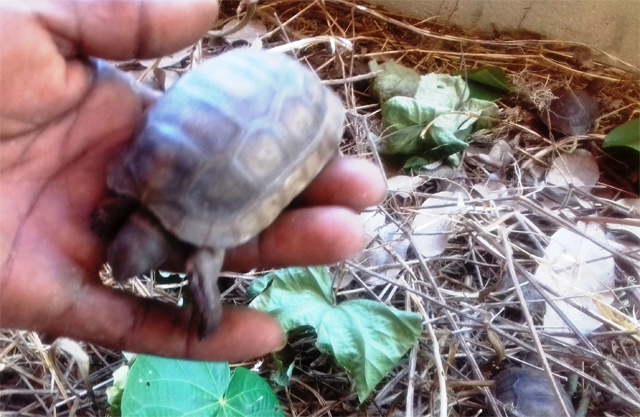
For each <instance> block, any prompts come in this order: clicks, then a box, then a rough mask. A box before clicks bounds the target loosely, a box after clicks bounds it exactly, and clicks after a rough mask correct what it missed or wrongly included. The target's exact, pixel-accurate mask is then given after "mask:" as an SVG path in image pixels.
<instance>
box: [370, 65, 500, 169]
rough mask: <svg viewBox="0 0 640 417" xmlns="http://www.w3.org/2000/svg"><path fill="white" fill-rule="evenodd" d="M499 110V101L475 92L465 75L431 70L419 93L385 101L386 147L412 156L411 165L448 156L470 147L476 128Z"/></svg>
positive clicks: (390, 152) (383, 146) (393, 152)
mask: <svg viewBox="0 0 640 417" xmlns="http://www.w3.org/2000/svg"><path fill="white" fill-rule="evenodd" d="M497 113H498V106H497V105H496V104H495V103H492V102H490V101H485V100H478V99H475V98H469V91H468V88H467V86H466V83H465V82H464V80H462V78H461V77H460V76H450V75H442V74H429V75H426V76H423V77H421V79H420V84H419V86H418V90H417V92H416V98H415V99H413V98H409V97H394V98H392V99H390V100H388V101H387V102H386V103H384V104H383V105H382V120H383V125H384V128H385V132H386V135H385V136H384V137H383V138H382V141H381V145H380V152H381V153H383V154H386V155H402V156H404V157H406V158H407V159H408V160H409V161H407V164H405V169H413V168H415V167H416V163H422V162H423V161H427V163H431V162H435V161H438V160H442V159H446V158H448V157H449V156H451V155H454V154H456V153H458V152H460V151H462V150H464V149H465V148H466V147H467V144H466V141H467V139H468V137H469V136H470V135H471V133H472V132H473V131H474V130H476V129H478V128H480V127H482V128H484V127H486V126H488V125H490V123H491V117H494V116H496V115H497Z"/></svg>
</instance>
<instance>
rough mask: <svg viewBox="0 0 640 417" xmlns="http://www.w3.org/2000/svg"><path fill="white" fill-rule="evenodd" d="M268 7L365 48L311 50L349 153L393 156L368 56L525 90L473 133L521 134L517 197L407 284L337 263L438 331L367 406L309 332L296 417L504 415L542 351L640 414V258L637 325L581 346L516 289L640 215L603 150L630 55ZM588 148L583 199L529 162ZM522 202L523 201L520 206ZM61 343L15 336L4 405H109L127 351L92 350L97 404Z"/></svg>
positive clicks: (376, 15)
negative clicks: (546, 260) (384, 140)
mask: <svg viewBox="0 0 640 417" xmlns="http://www.w3.org/2000/svg"><path fill="white" fill-rule="evenodd" d="M225 3H226V4H225V9H224V10H223V12H224V13H226V15H227V16H232V15H233V10H234V8H235V5H234V4H233V3H231V2H225ZM229 3H231V4H229ZM258 16H260V18H262V19H263V21H264V22H265V23H266V24H267V27H268V28H269V30H271V32H270V36H268V38H267V39H266V40H265V42H266V44H267V46H268V47H273V46H277V45H283V44H288V43H291V42H294V41H297V40H301V39H308V38H312V37H316V36H320V35H328V36H332V37H340V38H345V39H348V40H349V41H350V42H351V43H352V44H353V49H352V50H348V49H345V48H342V47H338V48H337V50H336V51H335V52H334V51H331V50H330V49H328V48H327V44H326V43H324V44H318V45H315V46H312V47H309V48H307V49H304V50H298V51H296V55H297V56H298V58H299V59H300V60H301V61H303V62H307V63H308V64H309V65H310V66H311V67H313V68H314V69H315V70H316V72H317V73H318V75H319V77H320V78H322V79H323V80H326V81H327V83H328V84H330V85H332V88H335V90H336V91H338V92H339V93H340V94H341V96H342V97H343V99H344V102H345V105H346V106H347V108H348V110H349V115H350V117H349V126H348V135H347V140H346V141H345V142H344V146H343V153H344V154H350V155H360V156H361V157H363V158H370V159H372V160H374V161H377V162H379V161H380V158H379V156H378V155H377V153H376V151H375V147H374V146H373V145H372V140H373V139H372V138H374V137H375V135H379V134H380V133H381V132H380V116H379V111H378V109H379V107H378V105H377V103H376V102H375V101H374V100H373V99H372V98H371V97H370V96H369V94H368V87H369V81H368V80H367V76H366V74H367V72H368V70H367V62H368V61H369V60H371V59H377V60H379V61H382V60H387V59H393V60H397V61H399V62H401V63H403V64H404V65H406V66H411V67H414V68H415V69H417V70H419V71H420V72H421V73H427V72H438V73H454V72H459V71H463V70H464V69H472V68H478V67H484V66H497V67H501V68H503V69H504V70H505V71H506V72H507V74H508V75H509V77H510V78H511V80H512V81H513V82H514V84H515V85H516V86H517V94H514V95H512V97H510V98H508V99H504V100H503V101H501V102H500V103H499V105H500V107H501V110H502V112H501V120H500V121H499V123H498V124H497V126H496V127H495V128H494V129H493V130H492V131H491V132H486V133H485V134H484V136H481V135H478V136H476V137H474V139H473V145H474V146H475V147H477V148H478V149H485V150H487V151H488V149H490V148H491V146H492V144H493V143H495V142H496V141H497V140H504V141H506V142H507V143H509V144H510V145H511V148H512V150H513V156H514V160H513V161H512V162H511V163H510V165H509V167H508V168H507V171H508V172H507V181H506V182H507V184H506V185H507V187H508V188H509V189H511V190H512V191H513V193H512V194H510V195H511V196H510V197H508V198H504V199H501V200H495V201H489V200H485V199H481V198H475V199H471V200H470V201H469V202H468V207H467V210H466V212H465V215H464V216H463V217H462V218H461V220H460V221H459V222H458V223H457V224H456V226H455V231H454V238H453V239H451V240H450V241H449V243H448V245H447V248H446V251H445V252H444V253H443V254H442V255H441V256H438V257H435V258H430V259H424V258H422V257H421V256H418V255H416V254H415V251H413V255H411V256H409V257H408V258H407V259H403V258H402V257H398V258H397V262H398V265H399V266H400V267H401V272H400V273H399V274H398V276H397V277H395V278H393V279H389V278H384V279H385V280H386V283H385V284H384V285H372V284H370V280H368V278H369V277H372V276H373V277H380V275H379V274H378V273H377V272H376V271H374V270H362V268H361V267H360V266H358V265H357V264H355V263H350V262H346V263H344V264H341V265H337V266H335V267H334V271H335V272H336V276H343V275H345V274H347V273H349V272H353V271H359V277H361V278H360V279H356V280H354V281H353V282H352V283H351V284H350V285H349V286H347V287H345V288H343V289H341V290H340V293H339V296H340V297H343V298H353V297H368V298H375V299H378V300H381V301H384V302H385V303H388V304H390V305H393V306H395V307H397V308H401V309H410V310H413V311H416V312H419V313H421V314H423V316H424V321H425V331H424V333H423V335H422V338H421V340H420V343H419V345H418V346H416V347H415V348H414V349H412V350H411V352H410V354H409V356H408V358H407V360H406V361H404V362H403V363H402V364H401V365H400V366H399V367H398V368H397V369H396V370H395V371H394V372H393V373H392V374H391V375H389V376H388V377H387V378H386V379H385V380H384V381H383V383H382V384H381V385H380V386H379V387H378V389H377V391H376V392H375V394H374V396H373V397H372V398H371V399H370V400H369V401H368V402H367V403H366V404H364V405H362V406H360V407H359V406H358V404H357V400H356V398H355V395H354V394H352V393H351V391H350V388H351V387H350V382H349V379H348V378H347V376H346V374H345V373H344V372H343V371H341V370H339V369H336V368H335V367H334V366H333V365H332V363H331V361H330V360H329V359H327V358H322V357H320V355H319V353H318V352H317V351H316V350H315V349H314V348H313V343H312V339H311V338H310V337H309V336H308V335H299V336H298V337H296V338H294V340H295V342H294V343H292V347H293V352H294V354H295V355H297V360H296V363H297V367H296V370H295V372H294V377H293V380H292V384H291V386H290V387H288V388H287V389H286V390H284V391H281V392H280V393H279V397H280V400H281V403H282V405H283V407H284V408H285V410H286V411H287V413H288V414H289V415H292V416H360V415H362V416H364V415H370V416H423V415H450V416H477V415H498V414H501V411H500V410H501V405H500V404H498V403H497V402H496V400H495V397H494V395H493V394H492V392H491V390H490V386H491V381H490V380H491V378H492V376H493V375H494V374H495V371H496V369H499V368H502V367H505V366H507V365H509V364H520V363H524V362H528V363H534V364H536V365H538V366H540V367H541V368H542V369H545V370H546V371H547V372H553V373H555V374H556V375H558V376H559V377H560V378H561V380H562V381H565V380H567V379H574V380H577V384H578V391H577V393H576V396H575V399H576V402H578V401H579V399H580V398H581V397H582V398H586V399H588V400H589V412H588V415H592V416H601V415H610V416H633V415H638V414H639V413H640V354H639V353H640V352H639V350H640V343H639V341H640V338H639V331H640V328H639V327H638V321H637V319H638V316H637V309H638V307H639V306H638V299H639V298H640V297H639V296H638V292H639V288H638V285H637V279H638V276H637V271H638V270H640V268H639V267H638V265H639V262H640V258H639V255H638V253H633V252H629V253H620V252H617V251H615V250H612V253H613V255H614V257H615V259H616V262H617V271H616V273H617V286H616V288H615V294H616V297H617V298H616V300H615V302H614V304H613V307H614V308H615V309H616V310H617V311H619V312H620V314H621V315H623V316H626V317H627V318H628V320H629V326H627V327H620V326H618V327H616V325H615V324H616V322H615V321H609V322H608V323H606V322H605V325H604V326H603V327H602V328H601V329H600V330H598V331H596V332H595V333H592V334H590V335H588V336H583V335H582V336H581V337H580V340H581V343H580V344H579V345H577V346H571V345H567V344H566V343H565V342H563V340H562V339H561V338H559V336H562V334H557V333H550V332H544V331H542V330H541V329H540V324H541V317H542V312H541V311H540V308H539V307H536V306H535V305H533V304H531V303H527V300H526V299H525V298H524V295H523V293H522V288H527V286H525V287H521V286H519V285H514V283H518V282H530V281H529V280H528V278H529V277H530V276H531V274H532V273H533V271H534V270H535V267H536V263H535V261H534V257H535V256H539V255H540V254H541V250H542V248H544V247H545V246H546V244H547V242H548V238H549V236H550V235H551V234H552V233H553V232H554V231H556V230H557V229H558V228H559V227H566V228H569V229H574V228H575V222H576V220H577V219H580V218H583V217H585V216H588V215H596V216H597V217H598V218H600V219H601V221H602V222H604V223H606V222H610V221H622V222H624V221H631V222H632V223H633V221H634V220H633V219H627V218H626V214H625V213H623V212H622V211H621V210H620V208H619V206H617V205H616V204H614V203H613V202H612V200H614V199H617V198H620V197H633V196H634V195H635V196H637V192H638V172H637V170H636V171H633V170H628V168H625V165H624V163H623V162H622V161H617V160H615V159H613V158H612V157H611V156H609V155H607V154H606V153H604V152H603V151H602V149H601V145H602V141H603V139H604V135H605V134H606V133H607V132H608V131H610V130H611V129H612V128H614V127H616V126H618V125H620V124H622V123H624V122H626V121H627V120H630V119H632V118H634V117H639V116H640V89H639V85H638V76H639V71H638V69H637V68H633V67H631V66H630V65H628V64H625V63H622V62H619V61H617V62H616V65H617V66H616V67H614V66H611V65H604V64H600V63H598V61H599V60H600V59H607V60H609V61H610V62H611V57H606V56H603V55H602V53H601V52H600V51H593V50H591V49H589V48H588V47H586V46H584V45H579V44H576V43H568V42H558V41H547V40H542V39H538V38H536V37H535V36H534V35H531V34H526V33H491V34H465V33H464V32H463V31H462V30H459V29H457V28H447V27H441V26H438V25H437V24H434V23H430V22H427V21H422V22H420V21H413V20H410V19H407V18H404V17H399V16H394V15H392V14H389V13H386V12H384V11H381V10H375V9H370V8H363V7H360V6H356V5H355V4H354V3H353V2H351V1H343V0H332V1H330V0H326V1H320V0H315V1H284V0H283V1H264V2H261V5H260V7H259V9H258ZM221 48H222V47H221V46H220V45H219V44H218V43H214V42H204V44H203V51H204V55H205V56H208V55H213V54H215V53H218V52H219V51H220V50H221ZM585 53H586V58H585ZM591 55H593V57H594V62H592V61H591V60H590V56H591ZM614 61H615V60H614ZM595 78H600V79H604V80H607V81H608V84H607V85H606V86H605V88H604V90H603V91H602V93H601V94H600V95H599V101H600V106H601V114H602V116H601V117H600V118H599V119H598V121H597V122H598V123H597V126H596V127H595V128H594V129H593V130H592V132H591V133H590V134H588V135H583V136H579V137H574V138H559V139H558V140H554V139H553V138H551V137H549V134H548V132H546V131H545V129H544V128H543V126H542V125H541V123H540V122H539V118H538V117H537V115H536V112H535V107H536V106H538V105H542V104H543V103H544V102H545V100H548V96H549V93H550V92H551V91H552V90H554V89H555V88H557V87H559V86H563V85H570V86H572V87H576V86H577V87H582V86H584V85H586V84H587V83H588V82H589V81H590V80H593V79H595ZM541 103H542V104H541ZM574 147H580V148H584V149H587V150H589V151H590V152H592V153H593V154H594V155H595V156H596V158H597V160H598V162H599V165H600V169H601V172H602V177H601V180H600V182H599V184H598V186H597V187H596V188H595V189H594V190H593V192H591V193H585V192H581V191H580V190H578V189H574V190H570V191H571V193H570V194H569V196H564V197H561V198H560V199H559V200H557V201H553V198H554V197H553V194H550V193H545V192H544V190H543V191H542V192H538V191H541V190H539V189H538V188H536V187H537V184H534V183H533V182H531V181H530V180H529V179H528V178H529V177H527V176H526V175H525V174H524V173H526V172H533V171H535V170H536V169H538V170H545V169H547V168H548V167H549V166H550V162H551V160H552V158H553V157H555V156H557V155H559V154H562V153H564V152H567V151H568V150H570V149H573V148H574ZM625 169H626V170H625ZM384 170H385V172H386V173H387V175H388V176H393V175H396V174H397V173H398V172H397V170H395V168H393V167H391V166H389V165H385V167H384ZM490 174H491V170H490V169H488V168H487V166H486V165H483V164H481V163H478V162H477V161H474V159H473V158H465V160H464V161H463V164H462V166H461V168H460V169H459V170H457V171H453V173H452V174H450V175H448V176H446V177H443V178H440V179H434V178H433V177H431V176H430V175H426V174H425V175H422V177H423V183H422V185H421V186H420V187H419V188H418V189H417V190H416V191H415V192H413V193H411V194H410V195H409V196H404V197H403V198H399V197H400V196H397V195H391V196H390V198H389V199H388V201H386V202H385V204H384V205H383V206H382V209H383V210H384V212H385V213H386V215H387V216H388V217H389V218H390V219H393V221H395V222H397V223H398V224H401V225H407V224H409V223H410V221H411V219H412V217H413V216H414V215H415V213H416V210H417V209H418V208H419V207H420V204H421V203H422V202H423V201H424V200H425V199H426V198H427V197H429V196H430V195H432V194H433V193H435V192H437V191H440V190H442V189H444V188H446V187H447V186H450V185H451V184H456V185H457V186H458V187H460V188H461V189H464V190H470V189H471V187H473V186H474V185H476V184H483V183H485V182H486V181H487V179H488V177H489V175H490ZM571 196H573V197H578V198H570V197H571ZM556 198H557V197H556ZM585 202H586V203H588V204H585ZM542 203H544V204H542ZM452 204H454V203H453V202H452ZM516 204H518V206H519V207H520V208H519V209H518V210H514V209H513V208H514V206H515V205H516ZM585 207H592V209H589V210H587V209H586V208H585ZM560 209H562V210H560ZM614 218H616V219H618V220H613V219H614ZM410 253H411V251H410ZM630 265H635V268H633V267H632V268H630V267H629V266H630ZM531 285H534V286H535V282H534V281H531V284H529V287H530V286H531ZM129 289H131V290H132V291H134V292H136V293H138V294H140V295H142V296H159V297H168V298H169V299H170V300H174V301H175V299H176V294H178V293H179V290H176V289H166V288H157V287H153V285H152V281H150V280H148V279H146V278H143V279H141V280H135V281H133V282H132V283H131V284H130V288H129ZM245 289H246V282H245V281H244V280H241V279H240V280H237V281H236V283H235V284H234V286H233V287H232V288H231V289H230V290H229V291H228V294H229V295H228V299H229V300H231V299H232V298H233V299H234V300H235V301H237V302H239V303H243V302H245V301H246V300H245V299H244V298H243V297H244V290H245ZM236 297H237V298H236ZM52 342H53V341H51V340H46V339H44V336H40V335H37V334H34V333H29V332H20V331H4V332H2V333H0V378H1V381H0V382H1V387H0V401H1V402H2V405H0V410H3V411H2V414H1V415H3V416H4V415H21V416H30V415H34V416H35V415H58V416H66V415H81V416H85V415H86V416H90V415H104V414H105V413H106V411H105V402H106V399H105V388H106V386H108V385H109V384H110V378H111V373H112V372H113V371H114V370H115V369H116V368H117V367H118V366H119V365H120V364H121V363H122V362H123V359H122V357H121V355H120V353H119V352H110V351H106V350H104V349H101V348H99V347H96V346H91V345H83V346H84V350H85V351H86V352H87V353H89V354H90V356H91V358H92V364H91V368H90V374H89V381H90V384H91V385H92V387H93V391H94V393H95V397H96V398H95V403H94V402H93V401H92V400H91V398H90V396H89V395H87V391H86V385H85V383H84V382H83V378H82V377H81V376H79V375H78V372H77V369H76V366H75V365H74V361H73V360H71V359H70V357H69V355H68V354H65V353H63V352H61V351H60V350H58V353H57V354H54V355H52V354H51V353H50V352H51V343H52ZM265 367H266V365H265ZM560 389H562V387H560Z"/></svg>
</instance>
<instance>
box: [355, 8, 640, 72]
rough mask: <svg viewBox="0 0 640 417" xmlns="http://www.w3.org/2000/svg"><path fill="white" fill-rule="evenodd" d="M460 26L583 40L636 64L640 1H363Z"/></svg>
mask: <svg viewBox="0 0 640 417" xmlns="http://www.w3.org/2000/svg"><path fill="white" fill-rule="evenodd" d="M367 2H369V3H374V4H378V5H381V6H384V7H385V8H387V9H388V10H393V11H397V12H400V13H402V14H404V15H408V16H413V17H419V18H427V17H432V16H437V21H438V22H439V23H444V24H446V23H447V22H450V23H453V24H455V25H459V26H461V27H463V28H469V29H473V28H477V29H481V30H490V29H491V28H492V25H495V27H497V28H498V29H525V30H529V31H532V32H537V33H540V34H542V35H544V36H545V37H546V38H550V39H559V40H569V41H577V42H582V43H585V44H587V45H590V46H593V47H596V48H598V49H602V50H604V51H606V52H608V53H610V54H612V55H614V56H616V57H618V58H620V59H622V60H623V61H626V62H628V63H630V64H632V65H634V66H636V67H639V66H640V0H367Z"/></svg>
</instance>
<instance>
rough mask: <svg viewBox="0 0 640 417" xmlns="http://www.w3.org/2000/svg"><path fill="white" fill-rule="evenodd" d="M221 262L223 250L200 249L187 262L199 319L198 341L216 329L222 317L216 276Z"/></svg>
mask: <svg viewBox="0 0 640 417" xmlns="http://www.w3.org/2000/svg"><path fill="white" fill-rule="evenodd" d="M223 261H224V250H218V249H200V250H198V251H197V252H196V253H195V254H194V255H193V256H192V257H191V258H190V259H189V260H188V261H187V274H188V277H189V286H190V288H191V292H192V294H193V298H194V299H195V302H196V305H197V307H198V312H199V313H200V317H201V321H200V324H199V328H198V337H199V338H200V340H202V339H204V338H205V337H207V336H208V335H210V334H211V333H212V332H213V331H214V330H215V329H216V327H217V326H218V323H219V322H220V317H221V316H222V303H221V300H220V290H219V289H218V275H219V274H220V269H221V268H222V262H223Z"/></svg>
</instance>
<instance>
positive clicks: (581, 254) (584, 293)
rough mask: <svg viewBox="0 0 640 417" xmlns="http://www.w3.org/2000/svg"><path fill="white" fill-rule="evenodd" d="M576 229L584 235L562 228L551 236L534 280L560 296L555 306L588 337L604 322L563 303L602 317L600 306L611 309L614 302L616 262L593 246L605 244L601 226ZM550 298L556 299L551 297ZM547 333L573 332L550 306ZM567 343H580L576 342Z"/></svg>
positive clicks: (572, 340) (593, 224)
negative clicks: (568, 300)
mask: <svg viewBox="0 0 640 417" xmlns="http://www.w3.org/2000/svg"><path fill="white" fill-rule="evenodd" d="M576 227H577V228H578V230H580V231H581V234H578V233H574V232H573V231H570V230H568V229H564V228H562V229H560V230H558V231H557V232H556V233H554V234H553V236H551V240H550V242H549V246H547V247H546V248H545V250H544V259H542V260H541V261H540V264H539V265H538V269H537V270H536V273H535V278H536V279H537V280H538V281H539V282H540V283H542V284H545V285H547V286H548V287H550V288H552V289H554V290H555V291H556V292H557V293H558V294H559V296H560V298H559V299H556V301H555V304H556V305H557V306H558V307H559V308H560V310H562V312H563V313H564V314H565V315H566V316H567V318H568V319H569V320H570V321H571V322H572V323H573V324H574V325H575V326H576V327H577V328H578V329H579V330H580V331H581V332H583V333H584V334H589V333H591V332H592V331H593V330H595V329H597V328H598V327H600V326H601V325H602V322H601V321H599V320H596V319H594V318H591V317H590V316H588V315H586V314H584V313H582V312H581V311H579V310H578V309H576V308H574V307H572V306H570V305H569V304H567V303H566V302H564V301H562V299H566V298H570V299H571V300H572V301H573V302H575V303H576V304H578V305H580V306H582V307H583V308H585V309H587V310H589V311H592V312H594V313H601V311H602V309H601V308H600V307H599V305H600V304H602V305H610V304H611V303H612V301H613V299H614V297H613V293H612V292H611V289H612V288H613V287H614V285H615V284H614V278H615V273H614V260H613V257H612V255H611V253H609V252H608V251H607V250H605V249H603V248H602V247H600V246H598V245H597V244H595V243H594V242H593V241H596V242H601V243H606V239H605V233H604V229H603V228H602V227H601V226H600V225H598V224H596V223H584V222H578V224H577V225H576ZM587 237H588V238H587ZM590 239H591V240H590ZM592 240H593V241H592ZM549 296H550V297H551V298H555V297H554V296H553V295H551V294H549ZM544 329H546V330H549V331H558V330H560V331H570V330H569V326H568V325H567V324H566V323H565V322H564V321H563V320H562V318H560V316H559V315H558V314H557V313H556V311H555V310H554V309H553V308H551V306H549V305H547V310H546V314H545V316H544ZM565 340H566V341H567V342H568V343H577V339H574V338H568V339H565Z"/></svg>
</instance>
